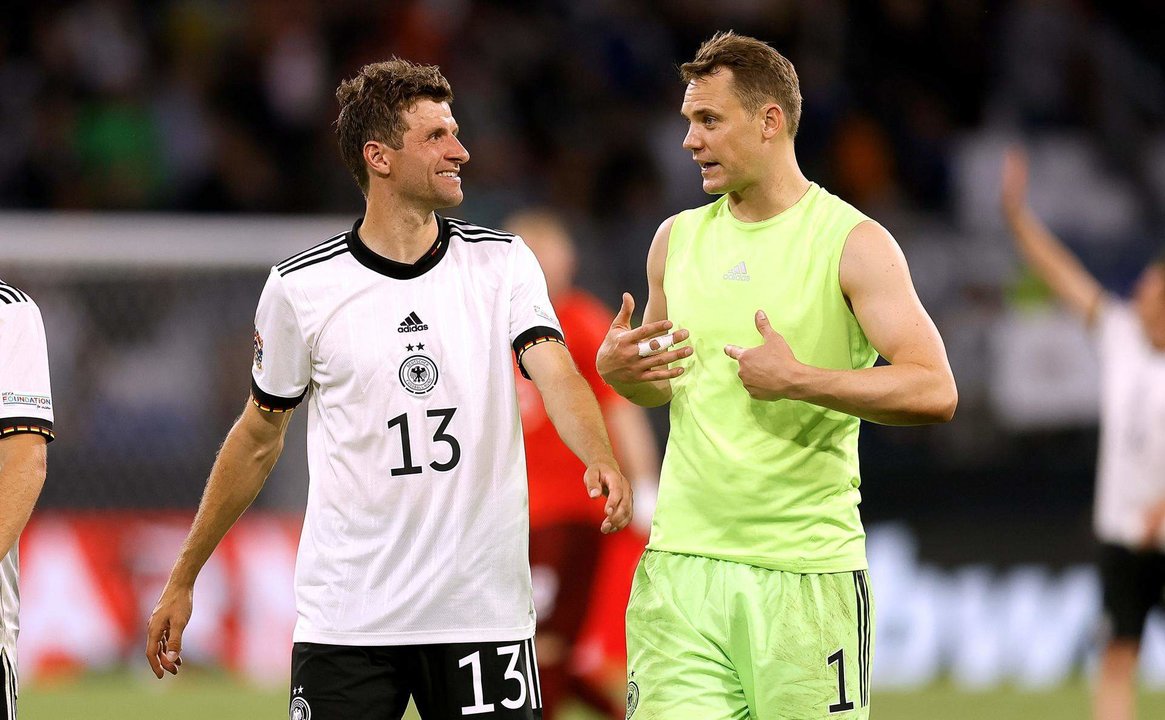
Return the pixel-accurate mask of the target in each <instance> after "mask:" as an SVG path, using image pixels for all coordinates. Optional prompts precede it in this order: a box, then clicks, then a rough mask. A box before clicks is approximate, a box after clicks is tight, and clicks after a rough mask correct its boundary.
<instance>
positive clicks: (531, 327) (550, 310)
mask: <svg viewBox="0 0 1165 720" xmlns="http://www.w3.org/2000/svg"><path fill="white" fill-rule="evenodd" d="M512 252H513V261H512V272H513V277H512V285H511V287H512V291H511V293H510V342H511V343H512V344H513V346H514V356H515V357H516V358H517V359H518V368H519V369H520V370H521V371H522V375H523V376H524V377H527V378H529V377H530V376H529V375H528V374H526V368H524V367H522V355H523V353H525V352H526V351H527V350H529V349H530V348H532V347H534V346H535V345H537V344H539V343H544V342H557V343H560V344H563V345H565V344H566V341H565V339H564V338H563V336H562V323H560V322H559V321H558V316H557V315H556V314H555V313H554V306H553V305H551V304H550V294H549V293H548V292H547V290H546V276H545V275H543V274H542V266H540V265H539V264H538V258H536V257H535V256H534V253H533V251H531V250H530V248H529V247H528V246H527V245H526V243H525V242H523V241H522V239H521V238H515V239H514V248H513V251H512Z"/></svg>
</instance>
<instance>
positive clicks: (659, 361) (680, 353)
mask: <svg viewBox="0 0 1165 720" xmlns="http://www.w3.org/2000/svg"><path fill="white" fill-rule="evenodd" d="M694 352H695V350H693V349H692V347H691V346H690V345H689V346H688V347H682V348H676V349H675V350H669V351H667V352H661V353H657V354H655V355H648V356H647V357H645V358H644V359H643V360H644V362H643V363H642V364H643V365H644V369H647V368H658V367H667V366H668V365H670V364H672V363H674V362H676V361H677V360H683V359H684V358H686V357H690V356H691V355H692V353H694Z"/></svg>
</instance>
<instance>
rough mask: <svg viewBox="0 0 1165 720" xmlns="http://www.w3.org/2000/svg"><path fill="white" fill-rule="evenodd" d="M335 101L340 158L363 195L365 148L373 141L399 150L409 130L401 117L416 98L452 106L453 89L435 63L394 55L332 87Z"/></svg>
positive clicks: (365, 189)
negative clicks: (449, 103) (336, 105)
mask: <svg viewBox="0 0 1165 720" xmlns="http://www.w3.org/2000/svg"><path fill="white" fill-rule="evenodd" d="M336 100H337V101H338V102H339V103H340V114H339V116H338V117H337V118H336V137H337V138H338V139H339V142H340V156H341V157H342V158H343V159H344V164H345V165H347V166H348V169H349V170H350V171H351V172H352V175H354V176H355V178H356V182H357V184H359V185H360V189H361V190H362V191H363V192H364V193H365V194H367V193H368V167H367V166H366V165H365V164H364V144H365V143H367V142H368V141H369V140H375V141H377V142H382V143H384V144H386V145H388V146H389V147H392V148H395V149H397V150H399V149H400V148H401V147H403V145H404V134H405V130H407V129H408V127H407V125H406V123H405V117H404V116H405V113H406V112H408V111H409V110H411V109H412V108H413V107H415V106H416V104H417V101H418V100H433V101H434V102H452V101H453V89H452V88H451V87H449V81H448V80H446V79H445V76H444V75H442V74H441V71H440V70H439V69H438V68H437V67H436V66H435V65H418V64H416V63H411V62H409V61H408V60H402V59H400V58H398V57H392V58H390V59H388V60H385V61H384V62H378V63H371V64H369V65H365V66H364V67H362V68H360V70H359V71H358V72H357V73H356V76H355V77H353V78H351V79H350V80H345V81H343V82H341V83H340V86H339V87H338V88H336Z"/></svg>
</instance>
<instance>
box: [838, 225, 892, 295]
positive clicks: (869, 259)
mask: <svg viewBox="0 0 1165 720" xmlns="http://www.w3.org/2000/svg"><path fill="white" fill-rule="evenodd" d="M909 277H910V274H909V270H908V269H907V265H906V256H905V255H903V254H902V248H901V247H899V246H898V242H897V241H896V240H895V239H894V236H893V235H891V234H890V231H888V230H887V229H886V228H884V227H882V226H881V225H880V224H878V223H877V222H874V221H873V220H865V221H863V222H860V223H858V224H857V225H855V226H854V228H853V229H852V230H850V233H849V236H848V237H847V238H846V241H845V247H844V249H843V250H842V253H841V266H840V268H839V278H838V279H839V280H840V281H841V287H842V289H843V290H844V291H845V293H846V295H849V294H850V291H851V290H855V289H858V288H861V287H864V286H868V285H869V284H870V283H880V282H883V281H888V280H896V279H902V278H905V279H906V280H907V281H908V282H909Z"/></svg>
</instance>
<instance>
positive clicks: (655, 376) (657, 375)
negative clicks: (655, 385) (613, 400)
mask: <svg viewBox="0 0 1165 720" xmlns="http://www.w3.org/2000/svg"><path fill="white" fill-rule="evenodd" d="M683 374H684V369H683V368H682V367H675V368H670V369H668V370H648V371H647V372H645V373H643V374H642V375H640V376H639V380H640V382H655V381H656V380H674V379H675V378H678V377H679V376H680V375H683Z"/></svg>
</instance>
